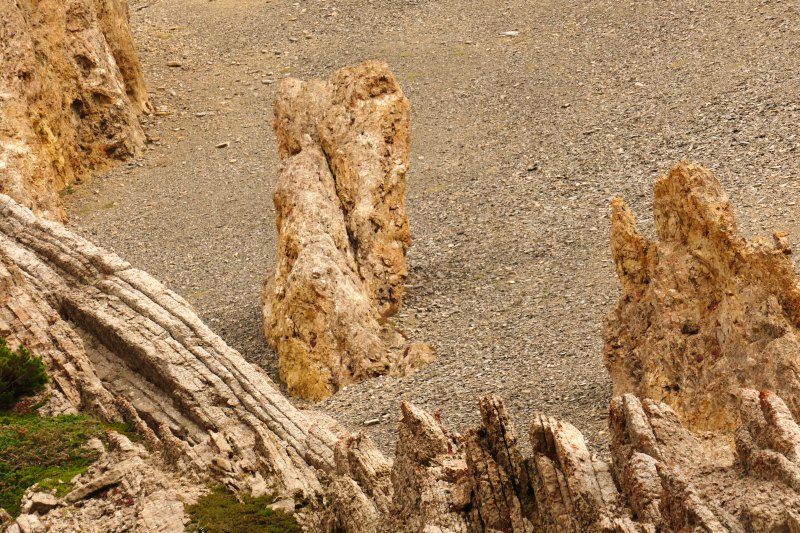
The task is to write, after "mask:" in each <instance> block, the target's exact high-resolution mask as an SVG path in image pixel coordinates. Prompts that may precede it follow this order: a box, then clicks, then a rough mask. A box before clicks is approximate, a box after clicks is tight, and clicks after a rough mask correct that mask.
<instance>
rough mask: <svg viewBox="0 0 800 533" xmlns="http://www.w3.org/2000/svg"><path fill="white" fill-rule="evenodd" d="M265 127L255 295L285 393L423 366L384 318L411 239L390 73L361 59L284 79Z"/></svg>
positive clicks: (416, 350) (404, 149) (416, 346)
mask: <svg viewBox="0 0 800 533" xmlns="http://www.w3.org/2000/svg"><path fill="white" fill-rule="evenodd" d="M274 126H275V132H276V134H277V137H278V144H279V151H280V155H281V159H282V164H281V169H280V172H279V175H278V183H277V185H276V187H275V191H274V193H273V200H274V203H275V212H276V215H275V216H276V223H277V227H278V239H279V240H278V254H277V255H278V262H277V267H276V269H275V271H274V272H270V273H269V274H268V275H267V277H266V279H265V285H264V291H263V293H262V303H263V315H264V332H265V335H266V337H267V340H268V341H269V343H270V345H271V346H272V347H273V348H274V349H276V350H277V352H278V355H279V357H280V375H281V379H282V380H283V381H285V382H286V383H287V385H288V387H289V392H290V393H291V394H293V395H297V396H301V397H303V398H306V399H309V400H314V401H317V400H322V399H324V398H327V397H328V396H330V395H331V394H333V393H334V392H335V391H336V390H338V389H340V388H341V387H345V386H347V385H349V384H351V383H354V382H358V381H361V380H363V379H366V378H369V377H374V376H376V375H381V374H392V375H397V376H402V375H407V374H409V373H411V372H413V371H416V370H418V369H419V368H421V367H423V366H425V365H427V364H428V363H430V362H431V361H432V360H433V359H434V358H433V354H432V352H431V351H430V349H429V348H428V347H427V346H425V345H424V344H422V343H419V342H417V343H408V342H407V339H406V338H405V336H404V335H403V334H402V333H401V332H399V331H397V330H396V329H395V328H394V327H392V325H391V321H390V320H387V317H389V316H391V315H393V314H394V313H396V312H397V310H398V309H399V306H400V305H401V297H402V292H403V284H404V282H405V280H406V278H407V275H408V273H407V270H406V262H405V253H406V251H407V249H408V247H409V245H410V244H411V238H410V233H409V229H408V216H407V214H406V208H405V190H406V184H405V173H406V170H407V169H408V142H409V103H408V100H407V99H406V98H405V96H404V95H403V93H402V91H401V90H400V86H399V85H398V83H397V81H396V80H395V78H394V76H393V75H392V74H391V72H389V69H388V67H387V66H386V64H385V63H382V62H377V61H371V62H367V63H364V64H363V65H361V66H359V67H354V68H345V69H342V70H340V71H338V72H337V73H335V74H334V75H333V77H332V78H331V80H330V81H328V82H326V81H321V80H311V81H309V82H301V81H299V80H296V79H286V80H284V81H283V83H282V85H281V89H280V92H279V94H278V97H277V99H276V101H275V124H274Z"/></svg>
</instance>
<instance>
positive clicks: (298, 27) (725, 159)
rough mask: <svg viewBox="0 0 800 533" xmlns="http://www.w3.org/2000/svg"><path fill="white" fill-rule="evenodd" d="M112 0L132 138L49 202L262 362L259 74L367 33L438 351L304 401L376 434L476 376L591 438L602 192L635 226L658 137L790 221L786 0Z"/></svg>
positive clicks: (272, 157)
mask: <svg viewBox="0 0 800 533" xmlns="http://www.w3.org/2000/svg"><path fill="white" fill-rule="evenodd" d="M130 12H131V23H132V26H133V28H134V32H135V36H136V41H137V45H138V47H139V51H140V54H141V59H142V63H143V66H144V69H145V74H146V78H147V84H148V90H149V92H150V94H151V95H152V101H153V103H154V105H155V106H156V108H157V109H158V111H159V113H158V114H157V115H153V116H151V117H149V118H147V119H145V124H144V125H145V129H146V131H147V134H148V136H149V139H150V143H149V145H148V146H149V149H148V150H147V152H146V153H145V155H144V157H142V158H141V159H140V160H137V161H134V162H131V163H130V164H125V165H121V166H119V167H117V168H116V169H114V170H112V171H110V172H108V173H107V174H106V175H104V176H102V177H100V178H97V179H94V180H91V181H89V182H87V183H84V184H82V185H76V186H73V187H72V192H71V193H66V192H65V194H64V198H65V202H66V205H67V208H68V212H69V216H70V219H71V222H70V225H71V227H72V228H73V229H75V230H76V231H78V232H80V233H81V234H83V235H84V236H86V237H88V238H89V239H90V240H92V241H94V242H96V243H98V244H100V245H102V246H105V247H107V248H109V249H111V250H114V251H115V252H117V253H118V254H119V255H120V256H122V257H123V258H125V259H126V260H128V261H130V262H131V263H132V264H133V265H135V266H136V267H138V268H141V269H144V270H147V271H148V272H150V273H151V274H153V275H154V276H156V277H157V278H159V279H161V280H163V281H164V283H165V284H166V285H167V286H168V287H170V288H172V289H174V290H175V291H177V292H178V293H180V294H181V295H183V296H185V297H186V298H187V299H188V300H189V301H190V302H191V303H192V304H193V305H194V306H195V307H196V309H197V310H198V312H199V313H200V315H201V316H202V318H203V319H204V320H206V321H207V322H208V323H209V324H210V325H211V327H212V328H213V329H214V330H215V331H216V332H218V333H219V334H220V335H221V336H222V337H223V338H224V339H225V340H226V341H227V342H228V343H230V344H231V345H232V346H233V347H235V348H236V349H238V350H240V351H241V352H242V353H243V354H244V355H245V357H247V358H248V359H249V360H250V361H253V362H255V363H258V364H260V365H262V366H263V367H264V368H266V369H267V370H268V371H269V372H270V374H271V375H275V372H276V370H277V357H276V355H275V354H274V353H273V352H270V350H269V349H268V348H267V346H266V343H265V341H264V338H263V333H262V329H261V317H260V308H259V293H260V289H261V280H262V278H263V276H264V273H265V272H266V270H267V269H269V268H273V267H274V265H275V247H276V241H277V239H276V230H275V222H274V210H273V207H272V199H271V192H272V188H273V186H274V184H275V180H276V173H277V167H278V157H277V150H276V142H275V138H274V135H273V133H272V127H271V123H272V118H273V117H272V102H273V100H274V97H275V93H276V91H277V87H278V85H279V82H280V80H281V79H282V78H284V77H286V76H295V77H298V78H301V79H309V78H313V77H323V78H327V77H328V76H330V74H331V73H332V72H333V71H334V70H336V69H338V68H341V67H343V66H346V65H355V64H358V63H360V62H362V61H365V60H368V59H374V58H380V59H382V60H384V61H386V62H388V64H389V65H390V67H391V69H392V71H393V72H394V73H395V74H396V76H397V77H398V79H399V80H400V83H401V85H402V87H403V90H404V91H405V93H406V95H407V96H408V98H409V100H410V101H411V105H412V146H411V160H412V166H411V170H410V171H409V173H408V185H409V187H408V196H407V204H408V211H409V217H410V223H411V228H412V234H413V237H414V245H413V246H412V248H411V251H410V252H409V255H408V262H409V266H410V272H411V279H410V283H412V284H414V285H415V287H414V288H412V289H409V290H408V291H407V294H406V297H405V304H406V305H405V308H404V309H403V310H402V312H401V313H400V315H399V317H398V319H397V321H398V322H399V323H400V325H401V327H402V328H403V329H404V330H405V331H406V332H407V333H411V336H412V337H413V338H415V339H420V340H424V341H426V342H428V343H430V344H432V345H433V346H435V348H436V349H437V354H438V357H439V360H438V362H436V363H434V364H432V365H431V366H429V367H428V368H427V369H425V370H423V371H421V372H419V373H417V374H416V375H414V376H410V377H408V378H404V379H399V380H398V379H394V378H380V379H376V380H371V381H367V382H364V383H361V384H358V385H355V386H352V387H349V388H348V389H346V390H343V391H340V392H339V393H337V394H336V395H334V396H333V397H331V398H330V399H328V400H327V401H325V402H322V403H321V404H319V407H321V408H322V409H324V410H326V411H327V412H328V413H330V414H331V415H333V416H334V417H335V418H337V419H338V420H340V421H341V422H343V423H344V424H345V425H346V426H348V427H349V429H351V430H358V429H361V428H363V429H365V430H366V432H367V433H369V434H370V435H371V436H372V437H373V438H374V439H375V440H376V442H377V443H378V444H379V446H380V447H381V448H382V450H383V451H384V452H385V453H387V454H389V455H392V454H393V449H392V448H393V444H392V443H393V442H394V439H395V432H396V426H397V417H398V413H399V400H400V399H407V400H409V401H412V402H415V403H417V404H418V405H420V406H422V407H423V408H425V409H427V410H429V411H440V412H441V415H442V420H443V422H444V424H445V425H447V426H448V427H451V428H455V429H456V430H459V431H464V430H465V429H466V428H467V427H470V426H471V425H474V424H476V422H477V419H478V416H479V415H478V409H477V397H478V395H481V394H486V393H496V394H499V395H501V396H503V397H504V398H505V399H506V401H507V402H508V406H509V408H510V410H511V411H512V414H513V416H514V419H515V420H516V422H517V424H518V425H519V426H520V431H527V430H526V428H527V424H529V423H530V420H531V418H532V413H533V412H534V411H535V410H541V411H544V412H546V413H548V414H550V415H553V416H556V417H560V418H564V419H567V420H570V421H572V422H573V423H574V424H575V425H576V426H577V427H578V428H579V429H580V430H581V431H583V432H584V435H585V436H586V438H587V441H588V444H589V446H590V447H591V448H592V449H594V450H595V451H598V452H599V453H601V454H605V447H606V446H605V442H606V441H605V433H604V430H605V427H606V422H605V417H606V408H607V404H608V399H609V396H610V394H611V386H610V382H609V379H608V376H607V373H606V371H605V369H604V367H603V363H602V355H601V348H602V343H601V339H600V327H601V319H602V317H603V315H604V314H605V313H606V312H607V310H608V308H609V307H610V306H611V305H612V303H613V302H614V301H616V299H617V298H618V296H619V284H618V281H617V278H616V274H615V273H614V269H613V264H612V263H611V260H610V252H609V248H608V229H609V204H610V199H611V198H612V197H614V196H618V195H621V196H623V197H624V198H625V201H626V202H627V203H628V204H629V205H630V207H631V209H632V210H633V211H634V213H635V215H636V216H637V219H638V220H639V222H640V225H641V227H642V229H643V231H644V232H645V234H646V235H648V236H650V237H652V236H653V229H652V221H651V217H652V209H651V202H652V184H653V182H654V181H655V180H656V178H657V177H658V175H660V174H663V173H666V172H667V171H668V169H669V168H670V167H671V166H672V165H674V164H675V163H676V162H677V161H678V160H679V159H681V158H686V159H689V160H690V161H692V162H694V163H699V164H702V165H704V166H707V167H709V168H710V169H711V170H712V171H713V172H715V173H716V174H717V176H718V177H719V178H720V179H721V180H722V182H723V185H724V186H725V189H726V190H727V192H728V193H729V195H730V197H731V200H732V202H733V203H734V205H735V209H736V215H737V218H738V221H739V225H740V230H741V231H742V233H743V234H744V235H745V236H746V237H748V238H749V237H752V236H754V235H756V234H764V235H766V236H768V237H769V236H770V235H771V233H772V232H773V231H776V230H785V231H788V232H789V240H790V242H792V243H793V244H796V243H798V242H799V241H800V224H798V221H797V217H796V213H797V209H798V208H797V205H796V201H797V199H798V191H799V190H800V189H799V188H798V186H799V185H800V159H799V158H798V153H800V150H798V143H800V79H799V78H798V73H800V7H798V5H797V3H796V2H795V3H793V2H791V1H779V0H769V1H764V2H758V1H755V0H741V1H739V0H737V1H718V0H711V1H706V2H700V1H696V2H693V1H679V0H664V1H659V2H654V1H646V2H645V1H639V2H628V1H599V0H590V1H584V0H580V1H578V0H539V1H536V2H533V1H527V2H523V1H519V0H514V1H509V2H488V1H485V0H472V1H470V2H462V1H456V0H441V1H435V2H434V1H422V0H395V1H389V0H305V1H301V2H291V1H287V0H271V1H269V0H237V1H234V0H213V1H208V0H132V1H131V4H130ZM508 31H514V32H518V33H516V34H515V35H512V36H505V37H503V36H500V33H501V32H508ZM223 143H229V144H227V146H225V147H221V148H217V146H218V145H222V144H223ZM295 401H296V400H295ZM296 403H302V402H299V401H296ZM375 419H377V420H378V422H377V423H374V424H372V425H369V426H365V425H364V422H365V421H374V420H375ZM526 440H527V439H521V442H525V441H526Z"/></svg>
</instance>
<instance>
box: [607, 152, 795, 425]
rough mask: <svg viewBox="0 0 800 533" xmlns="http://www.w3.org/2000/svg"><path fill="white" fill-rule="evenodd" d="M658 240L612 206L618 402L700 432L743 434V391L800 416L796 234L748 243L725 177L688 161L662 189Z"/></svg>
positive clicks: (612, 347) (612, 368) (612, 351)
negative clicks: (764, 395) (625, 398)
mask: <svg viewBox="0 0 800 533" xmlns="http://www.w3.org/2000/svg"><path fill="white" fill-rule="evenodd" d="M654 193H655V200H654V202H653V214H654V220H655V228H656V232H657V233H658V239H659V240H658V241H656V242H651V241H649V240H648V239H647V238H645V237H644V236H642V235H641V233H640V232H639V230H638V229H637V227H636V222H635V220H634V218H633V215H632V213H631V211H630V209H628V207H627V206H626V205H625V204H624V203H623V202H622V200H621V199H619V198H618V199H615V200H614V201H613V202H612V227H611V252H612V255H613V258H614V262H615V264H616V269H617V275H618V276H619V279H620V283H621V284H622V296H621V297H620V300H619V302H617V303H616V304H615V305H614V306H613V308H612V309H611V311H610V312H609V313H608V315H607V316H606V317H605V318H604V320H603V340H604V358H605V363H606V367H607V368H608V371H609V372H610V374H611V379H612V382H613V386H614V393H615V394H618V395H619V394H625V393H633V394H635V395H636V396H638V397H640V398H652V399H654V400H657V401H663V402H665V403H667V404H669V405H670V406H671V407H672V408H673V409H674V410H675V411H676V412H677V413H679V414H680V416H681V418H682V420H683V421H684V423H685V424H686V425H687V426H688V427H689V428H692V429H695V430H715V429H726V430H733V429H735V427H736V424H737V416H738V404H739V397H738V393H739V390H740V389H741V388H743V387H749V388H753V389H758V390H760V389H770V390H773V391H775V392H776V393H777V394H778V395H780V396H781V397H782V398H784V400H785V401H786V403H787V404H788V406H789V409H790V411H791V412H792V413H794V415H795V416H797V415H798V413H800V380H798V379H797V376H798V375H799V374H800V338H799V337H798V326H799V325H800V283H798V279H797V276H796V275H795V271H794V264H793V262H792V260H791V258H790V255H789V254H790V253H791V250H789V248H788V246H787V245H786V242H785V237H786V235H785V233H781V232H779V233H776V234H775V235H774V239H773V242H769V241H768V240H766V239H764V238H761V237H757V238H755V239H753V240H752V241H747V240H745V239H744V238H743V237H741V236H739V235H738V234H737V231H736V223H735V220H734V216H733V209H732V207H731V204H730V202H729V201H728V198H727V196H726V195H725V192H724V191H723V190H722V186H721V185H720V182H719V180H717V178H716V177H715V176H714V175H713V174H712V173H711V172H709V171H708V170H707V169H705V168H702V167H700V166H697V165H692V164H689V163H687V162H685V161H682V162H681V163H680V164H679V165H677V166H676V167H675V168H673V169H672V170H671V171H670V173H669V175H668V176H664V177H662V178H660V179H659V180H658V182H657V183H656V184H655V186H654Z"/></svg>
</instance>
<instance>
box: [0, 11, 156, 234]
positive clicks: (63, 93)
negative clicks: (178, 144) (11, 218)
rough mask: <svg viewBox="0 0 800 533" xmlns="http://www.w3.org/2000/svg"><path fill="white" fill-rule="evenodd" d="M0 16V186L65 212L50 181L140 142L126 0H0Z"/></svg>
mask: <svg viewBox="0 0 800 533" xmlns="http://www.w3.org/2000/svg"><path fill="white" fill-rule="evenodd" d="M0 21H2V24H0V42H2V43H3V45H2V52H0V193H4V194H7V195H9V196H11V197H13V198H14V199H16V200H17V201H18V202H20V203H22V204H23V205H25V206H27V207H29V208H31V209H32V210H33V211H34V213H35V214H36V215H38V216H43V217H45V218H48V219H51V220H64V219H65V215H64V210H63V208H62V207H61V204H60V202H59V199H58V191H60V190H62V189H63V188H64V187H66V186H67V185H69V184H71V183H74V182H75V181H77V180H83V179H86V178H88V177H89V176H90V175H94V174H97V173H99V172H101V171H103V170H105V169H106V168H108V167H109V166H110V165H112V164H113V162H114V161H117V160H120V159H123V158H126V157H130V156H132V155H134V154H136V153H137V151H138V150H140V148H141V147H142V146H143V144H144V140H145V139H144V132H143V131H142V129H141V127H140V125H139V122H138V116H139V115H140V114H141V113H142V112H145V111H149V109H150V104H149V102H148V101H147V93H146V91H145V85H144V78H143V76H142V70H141V66H140V64H139V58H138V55H137V53H136V49H135V48H134V44H133V36H132V34H131V31H130V27H129V26H128V7H127V2H126V1H125V0H70V1H66V0H40V1H29V0H23V1H19V2H13V1H11V0H2V1H0Z"/></svg>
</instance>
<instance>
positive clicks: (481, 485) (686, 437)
mask: <svg viewBox="0 0 800 533" xmlns="http://www.w3.org/2000/svg"><path fill="white" fill-rule="evenodd" d="M740 395H741V398H742V399H741V402H740V403H741V405H742V413H741V416H742V420H743V424H742V425H741V426H740V427H739V428H738V429H737V431H736V436H735V446H734V443H732V442H731V439H730V436H729V435H725V434H704V435H698V434H695V433H692V432H690V431H689V430H688V429H686V428H685V427H684V426H683V425H682V424H681V423H680V421H679V419H678V416H677V414H676V413H675V411H673V410H672V409H671V408H670V407H669V406H668V405H667V404H665V403H661V402H656V401H654V400H650V399H645V400H643V401H640V400H639V399H638V398H636V397H635V396H633V395H632V394H626V395H624V396H617V397H614V399H613V400H612V403H611V409H610V420H609V425H610V430H611V452H612V455H613V463H606V462H604V461H602V460H600V459H598V458H597V457H596V456H591V455H590V454H589V452H588V450H587V448H586V445H585V443H584V440H583V436H582V435H581V433H580V432H579V431H578V430H577V429H575V427H574V426H572V425H571V424H569V423H567V422H564V421H557V420H554V419H552V418H549V417H547V416H544V415H537V416H536V417H535V418H534V420H533V423H532V425H531V429H530V438H531V444H532V447H533V450H534V453H533V456H525V455H523V453H521V451H520V450H519V448H518V446H517V436H516V431H515V429H514V425H513V423H512V422H511V421H510V420H509V418H508V414H507V412H506V409H505V406H504V404H503V402H502V400H500V399H499V398H497V397H493V396H487V397H484V398H481V399H480V402H479V403H480V410H481V416H482V419H483V424H482V425H481V426H480V427H477V428H474V429H471V430H469V432H468V433H467V435H466V436H465V437H464V438H461V437H460V436H458V435H450V434H449V433H448V432H447V431H446V430H444V429H443V428H442V427H441V425H440V424H439V423H438V421H437V420H436V419H435V417H432V416H430V415H428V414H427V413H424V412H421V411H419V410H418V409H416V408H414V407H413V406H411V405H409V404H404V405H403V420H402V421H401V426H400V440H399V442H398V445H397V458H396V460H395V462H394V464H393V465H392V466H391V474H387V473H386V472H387V469H388V468H387V465H386V462H385V460H384V459H383V458H381V457H379V456H378V455H376V454H374V453H373V452H371V451H370V447H369V446H368V445H366V446H365V437H363V436H362V437H359V438H355V439H350V440H349V441H347V442H344V441H343V442H342V443H340V446H341V449H340V448H337V454H336V458H337V474H336V476H334V479H333V481H332V482H331V483H330V484H329V486H328V493H327V494H326V501H327V502H328V507H327V508H326V510H325V511H324V512H323V514H322V516H323V520H322V521H321V523H320V524H318V527H317V529H319V530H321V531H326V532H338V531H346V532H361V531H397V532H400V531H402V532H422V531H443V532H444V531H454V532H455V531H464V532H466V531H478V532H492V531H508V532H526V533H531V532H540V531H544V532H559V533H560V532H575V533H578V532H607V533H613V532H616V533H655V532H656V531H660V532H664V533H678V532H686V531H698V532H699V531H704V532H720V533H721V532H736V533H739V532H745V531H747V532H759V533H761V532H773V531H776V532H777V531H794V530H795V529H793V528H796V527H797V525H798V524H800V522H798V520H797V518H798V515H797V512H796V509H797V505H798V504H800V492H798V488H800V469H799V468H798V459H797V457H796V455H794V454H795V453H796V451H797V450H799V449H800V447H799V446H800V427H798V426H797V424H796V423H795V422H794V420H793V419H792V417H791V414H790V413H789V411H788V409H787V408H786V405H785V404H784V403H783V401H782V400H781V399H780V398H779V397H778V396H777V395H775V394H774V393H772V392H769V391H763V392H761V393H758V392H756V391H753V390H751V389H743V390H742V391H741V392H740ZM343 465H344V466H343ZM387 478H388V479H391V484H387Z"/></svg>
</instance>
